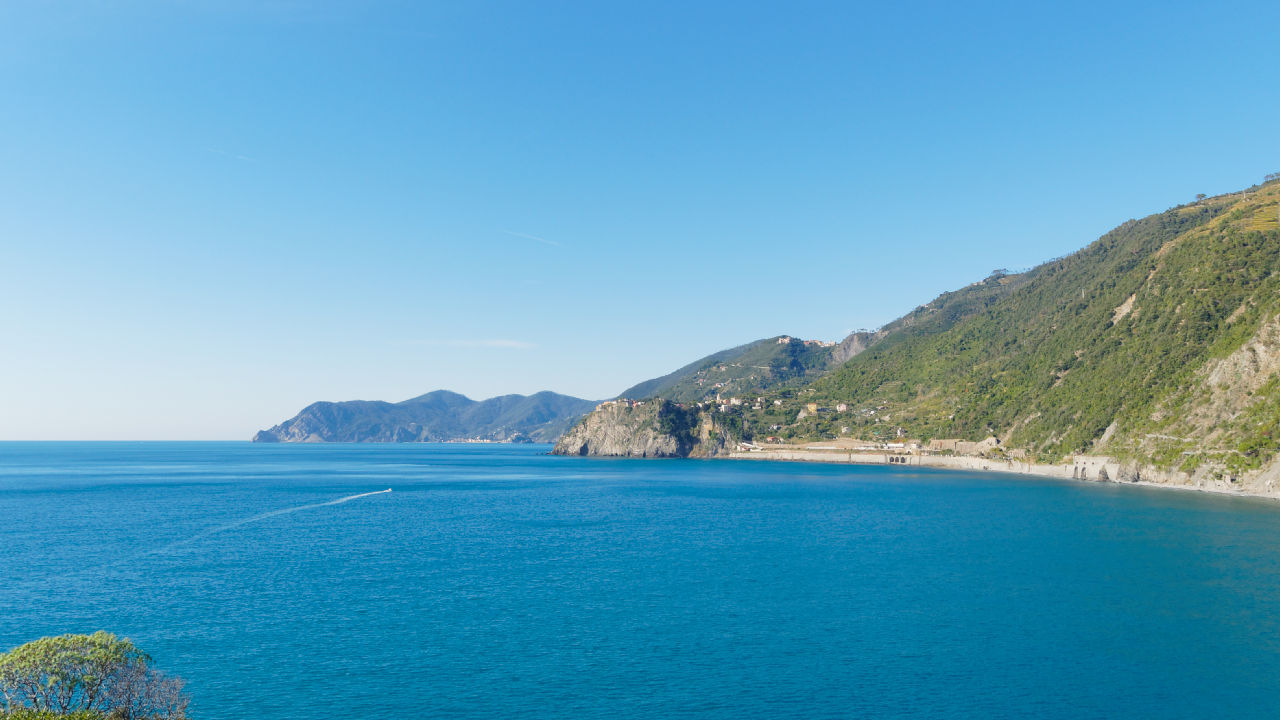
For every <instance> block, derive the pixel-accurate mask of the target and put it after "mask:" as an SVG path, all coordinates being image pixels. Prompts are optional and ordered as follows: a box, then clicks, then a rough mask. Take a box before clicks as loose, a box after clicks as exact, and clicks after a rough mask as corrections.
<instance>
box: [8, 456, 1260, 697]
mask: <svg viewBox="0 0 1280 720" xmlns="http://www.w3.org/2000/svg"><path fill="white" fill-rule="evenodd" d="M547 449H548V448H547V447H546V446H523V447H521V446H514V447H513V446H505V447H504V446H460V445H408V446H406V445H373V446H358V445H357V446H352V445H250V444H248V443H139V444H132V443H4V444H0V519H2V520H0V561H2V562H3V568H4V575H3V579H2V580H0V646H3V648H8V647H12V646H14V645H16V644H19V643H22V642H25V641H27V640H31V639H33V638H36V637H39V636H42V635H50V634H57V633H64V632H91V631H93V630H97V629H107V630H111V631H113V632H116V633H118V634H122V635H127V636H129V637H130V638H132V639H133V640H134V641H136V642H137V643H139V644H140V645H141V646H143V647H144V648H146V649H148V650H150V651H151V653H152V654H153V655H154V656H155V658H156V661H157V663H158V664H159V665H160V666H161V667H162V668H164V669H166V670H169V671H172V672H174V673H176V674H179V675H182V676H183V677H186V678H187V679H188V681H189V683H190V690H191V692H192V694H193V696H194V698H195V703H194V705H193V710H194V714H195V716H196V717H197V718H201V719H203V720H231V719H237V720H239V719H245V718H254V719H256V720H275V719H277V718H345V719H348V720H349V719H350V718H426V717H449V718H495V717H501V718H670V717H705V718H777V717H794V718H844V717H850V718H852V717H863V718H889V717H953V718H959V717H975V718H979V717H981V718H985V717H1027V716H1033V717H1042V718H1080V717H1160V718H1170V717H1187V718H1191V717H1236V718H1249V717H1258V718H1262V717H1266V718H1274V717H1277V716H1278V715H1280V627H1278V626H1280V505H1277V504H1275V503H1272V502H1267V501H1261V500H1249V499H1234V498H1222V497H1213V496H1206V495H1200V494H1194V493H1179V492H1171V491H1160V490H1151V489H1144V488H1134V487H1120V486H1114V485H1110V486H1108V485H1091V484H1077V483H1072V482H1058V481H1049V480H1041V479H1032V478H1018V477H1015V476H998V475H987V474H982V473H972V474H966V473H947V472H941V471H929V470H919V469H913V470H903V469H900V468H894V469H890V468H882V467H865V468H859V467H838V466H821V465H816V466H815V465H803V464H781V463H779V464H774V463H734V462H698V461H612V460H590V459H566V458H556V457H549V456H546V455H544V454H543V453H545V452H546V451H547ZM386 488H392V489H393V490H394V491H393V492H391V493H384V494H379V495H369V496H367V497H361V498H355V499H352V500H350V501H348V502H343V503H338V504H322V503H329V502H331V501H334V500H339V499H342V498H346V497H350V496H352V495H357V494H361V493H368V492H372V491H375V490H383V489H386Z"/></svg>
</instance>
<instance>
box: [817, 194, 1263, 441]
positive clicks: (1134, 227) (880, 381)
mask: <svg viewBox="0 0 1280 720" xmlns="http://www.w3.org/2000/svg"><path fill="white" fill-rule="evenodd" d="M1278 200H1280V183H1277V182H1271V183H1268V184H1267V185H1265V186H1263V187H1255V188H1252V189H1250V190H1249V191H1247V192H1243V193H1234V194H1230V195H1224V196H1220V197H1216V198H1212V199H1205V200H1203V201H1200V202H1197V203H1195V204H1192V205H1187V206H1181V207H1177V208H1173V209H1171V210H1168V211H1166V212H1163V213H1160V214H1157V215H1152V216H1150V217H1147V218H1144V219H1142V220H1132V221H1129V222H1126V223H1124V224H1123V225H1121V226H1120V227H1118V228H1116V229H1115V230H1113V231H1111V232H1109V233H1107V234H1106V235H1104V236H1103V237H1102V238H1101V239H1099V240H1098V241H1096V242H1094V243H1093V244H1091V245H1089V246H1088V247H1086V248H1085V249H1083V250H1081V251H1080V252H1078V253H1075V254H1073V255H1071V256H1068V257H1065V258H1061V259H1057V260H1054V261H1051V262H1048V263H1045V264H1043V265H1041V266H1039V267H1037V268H1035V269H1033V270H1031V271H1029V272H1028V273H1026V274H1025V278H1024V279H1023V280H1022V281H1021V282H1020V284H1019V287H1017V289H1016V290H1014V291H1013V292H1011V293H1009V294H1008V295H1007V296H1005V297H1003V298H1000V299H999V300H998V301H996V302H994V303H992V304H991V305H990V306H989V307H987V308H986V309H985V310H984V311H982V312H981V313H979V314H977V315H974V316H973V317H971V318H969V319H967V320H964V321H962V322H959V323H957V324H956V325H955V326H954V327H951V328H950V329H947V330H945V331H943V332H937V333H921V334H918V335H915V336H912V337H901V338H900V339H899V340H898V341H897V342H882V343H880V344H878V345H876V346H873V347H872V348H870V349H869V350H867V351H866V352H865V353H862V354H861V355H859V356H857V357H855V358H853V359H852V360H850V361H849V362H848V363H846V364H844V365H843V366H841V367H840V368H838V369H837V370H835V371H834V372H833V373H831V374H830V375H829V376H827V377H824V378H822V379H820V380H818V381H817V382H815V383H814V384H813V385H811V386H810V387H808V388H806V389H805V390H804V391H802V393H801V395H802V396H803V400H804V402H817V403H821V404H823V405H832V404H836V403H846V404H848V405H849V406H850V407H851V408H854V409H860V408H868V407H873V408H879V412H878V413H877V415H876V416H875V417H874V418H872V417H871V416H869V415H868V416H859V415H857V414H856V413H855V417H854V419H852V420H851V421H849V422H844V421H841V422H844V424H843V426H849V425H853V428H852V430H851V431H852V432H858V431H866V430H868V429H869V428H867V427H866V425H867V424H868V421H869V419H870V423H871V424H873V425H881V426H882V427H881V428H878V429H870V430H871V432H872V434H874V433H876V432H879V433H880V434H884V433H885V431H886V430H887V428H888V427H889V426H890V425H891V426H893V427H894V428H895V430H896V428H897V427H902V428H904V431H905V433H906V434H908V435H911V436H920V437H965V438H971V439H976V438H979V437H983V436H986V435H996V436H999V437H1002V438H1004V439H1005V441H1006V443H1007V444H1009V445H1011V446H1015V447H1023V448H1027V449H1029V450H1031V451H1033V452H1034V453H1036V454H1038V455H1040V456H1043V457H1046V458H1055V457H1060V456H1063V455H1065V454H1067V453H1071V452H1080V451H1089V450H1098V449H1102V446H1104V445H1105V446H1106V449H1107V450H1109V451H1111V452H1114V453H1117V454H1122V455H1123V454H1142V455H1150V456H1151V457H1152V458H1154V459H1157V460H1159V461H1161V462H1164V463H1166V464H1167V463H1169V462H1170V461H1172V460H1174V459H1175V458H1174V457H1173V456H1171V455H1170V452H1174V453H1176V454H1177V456H1178V457H1177V458H1176V459H1178V461H1179V462H1180V463H1181V462H1184V461H1183V460H1182V459H1181V458H1182V456H1181V453H1183V452H1190V453H1193V454H1195V455H1197V456H1200V455H1202V454H1204V453H1206V452H1209V453H1218V454H1219V455H1223V456H1224V459H1228V460H1230V462H1231V463H1233V464H1236V465H1239V464H1245V465H1251V466H1252V465H1256V464H1257V462H1259V461H1260V458H1262V457H1263V456H1264V455H1267V454H1268V453H1271V452H1274V451H1275V450H1276V449H1277V447H1276V446H1275V444H1274V440H1273V439H1269V438H1270V437H1271V436H1270V434H1269V433H1270V430H1269V429H1268V428H1270V427H1271V426H1273V425H1274V418H1271V419H1268V418H1266V417H1262V416H1267V415H1268V411H1267V410H1266V407H1269V406H1270V405H1273V404H1274V402H1273V400H1272V399H1271V398H1270V394H1269V393H1268V392H1267V387H1268V386H1267V385H1266V383H1267V382H1270V381H1269V380H1268V378H1266V377H1262V378H1256V377H1255V378H1252V379H1251V380H1249V381H1248V382H1249V383H1253V384H1255V385H1257V387H1242V388H1241V389H1240V393H1238V394H1244V393H1251V394H1250V395H1248V397H1251V398H1252V400H1251V401H1249V402H1243V403H1238V404H1239V405H1240V407H1239V408H1238V409H1237V410H1236V411H1235V412H1246V411H1247V412H1246V415H1250V416H1252V415H1259V418H1258V419H1257V421H1256V422H1253V423H1252V424H1250V422H1246V421H1245V419H1244V418H1242V417H1238V416H1235V412H1233V413H1229V415H1231V416H1233V418H1234V419H1232V420H1231V422H1232V423H1234V424H1232V425H1231V429H1228V428H1226V427H1220V426H1219V425H1220V423H1210V424H1211V425H1214V427H1213V428H1211V429H1212V430H1215V431H1216V434H1215V435H1214V436H1213V438H1212V447H1204V443H1205V442H1206V440H1208V439H1209V438H1208V435H1207V434H1206V435H1200V436H1197V437H1189V438H1183V437H1182V436H1181V435H1178V433H1179V432H1186V431H1189V428H1186V427H1184V426H1185V422H1184V421H1182V420H1180V419H1179V418H1181V417H1185V416H1186V415H1187V414H1188V413H1190V412H1191V411H1192V410H1193V409H1194V408H1196V407H1197V406H1198V405H1199V404H1201V403H1204V402H1210V401H1212V400H1213V397H1212V396H1213V391H1214V390H1215V388H1219V387H1222V386H1230V385H1231V383H1232V382H1235V381H1237V380H1239V378H1228V377H1226V376H1221V377H1218V378H1217V384H1216V385H1214V386H1212V387H1210V386H1208V385H1207V384H1206V378H1207V377H1208V374H1209V373H1211V372H1212V368H1211V364H1212V363H1214V362H1216V361H1222V360H1224V359H1226V358H1228V357H1230V356H1231V355H1232V353H1234V352H1236V351H1238V350H1240V349H1241V348H1242V347H1244V346H1245V344H1246V343H1247V342H1249V341H1250V340H1251V339H1253V338H1255V337H1257V336H1259V335H1260V334H1261V335H1263V336H1265V335H1267V333H1268V332H1269V331H1268V328H1269V327H1270V326H1271V324H1274V322H1275V319H1276V316H1277V313H1278V312H1280V302H1278V301H1280V293H1278V292H1277V291H1280V276H1277V274H1276V273H1277V270H1280V226H1278V225H1277V208H1278ZM1263 347H1272V348H1273V349H1274V347H1273V346H1270V345H1267V344H1266V343H1265V342H1264V343H1263ZM1262 355H1265V350H1263V351H1259V350H1258V349H1256V348H1255V350H1254V351H1253V352H1252V356H1253V357H1254V360H1253V361H1249V362H1255V361H1256V364H1265V363H1266V362H1267V361H1268V360H1267V358H1266V357H1262ZM1249 362H1245V363H1244V365H1243V366H1242V367H1249V366H1250V365H1249ZM1219 375H1222V373H1221V372H1220V373H1219ZM1273 384H1274V383H1273ZM1223 391H1224V392H1225V388H1224V389H1223ZM1220 400H1222V399H1221V398H1220ZM1209 414H1210V415H1213V416H1215V417H1217V414H1216V413H1209ZM1202 415H1203V413H1202ZM875 420H879V421H880V422H879V423H876V422H875ZM1220 420H1222V421H1223V422H1226V421H1227V420H1228V418H1227V417H1223V418H1220ZM1259 423H1261V424H1259ZM828 425H829V424H828ZM1179 428H1182V429H1181V430H1179ZM1206 429H1210V428H1206V427H1201V428H1199V430H1202V431H1203V430H1206ZM795 430H796V431H798V432H800V433H802V434H803V433H804V432H805V431H806V428H804V427H798V428H795ZM807 430H808V431H809V432H812V433H813V434H815V435H822V434H829V433H830V432H831V428H830V427H829V426H828V427H825V428H824V427H821V421H820V420H819V419H815V420H813V421H811V423H810V424H809V426H808V428H807ZM824 430H825V433H824V432H823V431H824ZM1159 435H1169V436H1171V437H1172V436H1177V437H1178V438H1180V439H1178V440H1177V441H1176V442H1174V443H1173V445H1176V448H1174V447H1172V446H1170V445H1169V442H1164V441H1160V442H1152V440H1160V438H1158V437H1156V436H1159ZM1242 443H1244V444H1245V445H1248V446H1249V447H1248V448H1244V447H1243V446H1242ZM1184 446H1185V447H1184ZM1226 456H1231V457H1229V458H1228V457H1226Z"/></svg>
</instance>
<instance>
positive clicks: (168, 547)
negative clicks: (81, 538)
mask: <svg viewBox="0 0 1280 720" xmlns="http://www.w3.org/2000/svg"><path fill="white" fill-rule="evenodd" d="M389 492H391V488H387V489H386V490H374V491H373V492H367V493H360V494H359V495H348V496H346V497H340V498H338V499H337V500H330V501H328V502H322V503H311V504H310V505H299V506H297V507H291V508H284V509H281V510H272V511H271V512H265V513H262V514H261V515H254V516H253V517H248V518H245V519H243V520H236V521H235V522H232V523H227V524H226V525H219V526H218V527H215V528H210V529H208V530H205V531H203V532H199V533H196V534H195V535H192V536H190V537H187V538H183V539H182V540H179V541H177V542H172V543H169V544H168V545H165V546H164V547H162V548H159V549H158V550H152V551H150V552H148V553H144V554H146V555H152V554H155V553H162V552H165V551H168V550H172V549H174V548H176V547H181V546H183V545H187V544H189V543H193V542H195V541H196V540H200V539H201V538H206V537H209V536H210V535H216V534H217V533H220V532H226V531H227V530H232V529H234V528H238V527H240V526H241V525H248V524H249V523H252V522H258V521H259V520H266V519H267V518H273V517H276V516H279V515H288V514H289V513H296V512H301V511H303V510H313V509H315V508H322V507H328V506H330V505H341V504H342V503H346V502H351V501H352V500H359V499H360V498H364V497H369V496H371V495H382V494H384V493H389Z"/></svg>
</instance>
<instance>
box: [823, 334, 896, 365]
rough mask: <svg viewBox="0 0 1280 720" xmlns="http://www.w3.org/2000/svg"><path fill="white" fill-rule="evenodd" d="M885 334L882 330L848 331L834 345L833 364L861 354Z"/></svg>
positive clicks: (838, 363)
mask: <svg viewBox="0 0 1280 720" xmlns="http://www.w3.org/2000/svg"><path fill="white" fill-rule="evenodd" d="M887 334H888V333H887V332H885V331H884V330H877V331H875V332H856V333H850V334H849V336H848V337H846V338H845V339H844V340H841V341H840V344H839V345H836V347H835V350H834V351H833V353H832V357H833V358H834V360H835V364H836V365H840V364H841V363H844V362H847V361H848V360H850V359H852V358H853V357H855V356H857V355H861V354H862V353H863V351H865V350H866V349H867V348H869V347H871V346H872V345H875V344H876V343H878V342H880V340H881V339H883V338H884V336H885V335H887Z"/></svg>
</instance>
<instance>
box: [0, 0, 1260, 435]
mask: <svg viewBox="0 0 1280 720" xmlns="http://www.w3.org/2000/svg"><path fill="white" fill-rule="evenodd" d="M1277 28H1280V4H1276V3H1270V2H1256V3H1239V4H1233V3H1217V4H1214V5H1206V4H1204V3H1194V4H1193V3H1179V2H1160V3H1123V2H1107V3H1089V2H1082V3H1071V4H1067V3H1061V4H1047V3H1045V4H1042V3H1022V2H1019V3H909V2H907V3H866V4H857V3H852V2H840V3H804V2H787V3H775V4H752V3H740V2H733V3H689V2H674V3H662V2H646V3H631V4H622V3H571V2H543V3H531V2H511V3H484V2H465V3H464V2H456V3H444V4H436V3H429V2H403V3H393V2H360V3H357V2H351V3H301V2H299V3H293V2H283V1H280V2H199V1H192V2H181V3H179V2H166V3H151V2H119V3H97V2H93V3H91V2H83V3H72V2H56V3H45V2H26V1H24V0H17V1H16V2H6V3H4V4H3V5H0V94H2V96H3V98H4V100H3V102H0V310H2V311H3V312H0V407H2V408H3V409H2V410H0V439H206V438H207V439H244V438H248V437H249V436H250V435H251V434H252V433H253V431H255V430H256V429H258V428H261V427H266V426H269V425H272V424H274V423H276V422H278V421H280V420H283V419H284V418H286V417H288V416H290V415H292V414H293V413H294V412H296V411H297V410H298V409H300V408H301V407H302V406H303V405H305V404H307V403H309V402H311V401H313V400H319V399H327V400H343V399H354V398H362V399H388V400H400V399H404V398H407V397H410V396H413V395H417V394H420V393H422V392H425V391H428V390H431V389H435V388H450V389H453V390H457V391H459V392H463V393H466V394H468V395H471V396H472V397H476V398H481V397H488V396H492V395H496V394H502V393H509V392H520V393H529V392H534V391H537V390H542V389H551V390H556V391H559V392H564V393H569V394H574V395H579V396H584V397H592V398H600V397H606V396H609V395H613V394H616V393H617V392H619V391H621V390H622V389H623V388H625V387H627V386H628V385H630V384H632V383H634V382H637V381H639V380H642V379H645V378H648V377H652V376H655V375H659V374H663V373H665V372H668V371H670V370H671V369H673V368H675V367H677V366H679V365H682V364H684V363H686V362H689V361H691V360H693V359H695V358H697V357H699V356H701V355H703V354H706V353H709V352H713V351H715V350H718V349H721V348H724V347H728V346H731V345H736V344H739V343H742V342H745V341H749V340H752V339H756V338H760V337H768V336H772V335H777V334H781V333H788V334H792V335H797V336H802V337H806V338H809V337H815V338H824V339H838V338H840V337H842V336H843V335H844V334H845V333H847V332H848V331H849V330H850V329H854V328H859V327H874V326H876V325H879V324H882V323H884V322H886V321H888V320H890V319H892V318H894V317H897V316H898V315H900V314H902V313H904V312H906V311H907V310H909V309H911V308H912V307H914V306H915V305H918V304H920V303H923V302H926V301H928V300H929V299H931V298H932V297H933V296H935V295H936V294H938V293H939V292H941V291H944V290H947V289H953V288H956V287H959V286H962V285H965V284H967V283H969V282H971V281H973V280H976V279H979V278H981V277H983V276H985V275H986V274H987V273H988V272H989V271H990V270H991V269H993V268H996V267H1009V268H1021V267H1027V266H1030V265H1033V264H1035V263H1037V262H1039V261H1042V260H1045V259H1048V258H1051V257H1054V256H1058V255H1062V254H1065V253H1068V252H1071V251H1073V250H1076V249H1078V248H1079V247H1081V246H1083V245H1085V244H1087V243H1088V242H1090V241H1091V240H1093V239H1095V238H1096V237H1097V236H1098V235H1100V234H1102V233H1103V232H1105V231H1106V230H1108V229H1110V228H1111V227H1113V226H1115V225H1117V224H1119V223H1120V222H1123V221H1124V220H1126V219H1128V218H1130V217H1140V216H1142V215H1146V214H1148V213H1151V212H1157V211H1160V210H1163V209H1165V208H1167V207H1170V206H1172V205H1175V204H1178V203H1180V202H1185V201H1188V200H1190V199H1191V198H1192V197H1193V196H1194V195H1195V193H1198V192H1205V193H1210V194H1213V193H1219V192H1226V191H1231V190H1235V189H1239V188H1241V187H1244V186H1247V185H1250V184H1252V183H1254V182H1256V181H1259V180H1260V179H1261V177H1262V175H1263V174H1265V173H1268V172H1274V171H1278V170H1280V133H1277V132H1276V128H1277V127H1280V90H1278V88H1280V83H1278V82H1277V80H1280V62H1277V60H1278V59H1280V58H1278V53H1277V47H1278V45H1277V32H1278V31H1277Z"/></svg>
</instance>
